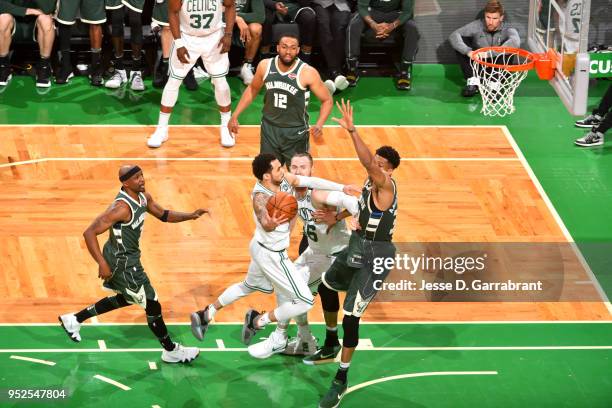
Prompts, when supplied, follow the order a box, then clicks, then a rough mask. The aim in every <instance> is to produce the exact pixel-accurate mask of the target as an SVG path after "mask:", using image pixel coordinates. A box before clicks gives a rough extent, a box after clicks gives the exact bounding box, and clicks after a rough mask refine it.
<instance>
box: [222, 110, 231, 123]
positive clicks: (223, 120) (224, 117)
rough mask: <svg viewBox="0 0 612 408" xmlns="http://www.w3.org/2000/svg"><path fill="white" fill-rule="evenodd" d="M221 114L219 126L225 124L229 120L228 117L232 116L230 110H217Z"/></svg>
mask: <svg viewBox="0 0 612 408" xmlns="http://www.w3.org/2000/svg"><path fill="white" fill-rule="evenodd" d="M219 113H220V114H221V126H227V124H228V123H229V121H230V118H231V117H232V112H231V111H228V112H219Z"/></svg>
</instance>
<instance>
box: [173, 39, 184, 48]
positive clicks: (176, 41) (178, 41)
mask: <svg viewBox="0 0 612 408" xmlns="http://www.w3.org/2000/svg"><path fill="white" fill-rule="evenodd" d="M174 47H175V48H176V49H177V50H178V49H179V48H183V47H185V42H184V41H183V39H182V38H175V39H174Z"/></svg>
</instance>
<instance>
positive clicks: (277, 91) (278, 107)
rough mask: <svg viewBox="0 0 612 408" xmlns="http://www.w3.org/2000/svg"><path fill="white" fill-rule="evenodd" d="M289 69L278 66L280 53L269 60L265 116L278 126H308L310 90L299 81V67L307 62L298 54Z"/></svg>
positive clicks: (265, 82) (266, 78) (300, 68)
mask: <svg viewBox="0 0 612 408" xmlns="http://www.w3.org/2000/svg"><path fill="white" fill-rule="evenodd" d="M296 61H297V62H296V63H295V65H294V66H293V68H292V69H291V70H289V71H287V72H281V71H280V70H279V69H278V57H275V58H270V59H269V60H268V69H267V72H266V75H265V77H264V85H265V87H266V93H265V95H264V107H263V118H264V120H266V121H267V122H268V123H269V124H271V125H274V126H276V127H281V128H288V127H300V126H306V127H307V126H308V101H309V99H310V91H309V90H308V89H307V88H304V87H302V85H301V84H300V81H299V78H300V71H302V69H303V68H304V67H305V66H306V63H304V62H303V61H301V60H300V59H299V58H298V59H297V60H296Z"/></svg>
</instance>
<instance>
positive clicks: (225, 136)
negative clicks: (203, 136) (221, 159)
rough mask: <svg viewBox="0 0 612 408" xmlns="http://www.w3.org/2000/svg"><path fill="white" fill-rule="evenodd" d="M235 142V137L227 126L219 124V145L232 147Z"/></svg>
mask: <svg viewBox="0 0 612 408" xmlns="http://www.w3.org/2000/svg"><path fill="white" fill-rule="evenodd" d="M235 144H236V137H235V136H234V135H233V134H232V132H230V130H229V128H228V127H227V126H221V146H223V147H232V146H234V145H235Z"/></svg>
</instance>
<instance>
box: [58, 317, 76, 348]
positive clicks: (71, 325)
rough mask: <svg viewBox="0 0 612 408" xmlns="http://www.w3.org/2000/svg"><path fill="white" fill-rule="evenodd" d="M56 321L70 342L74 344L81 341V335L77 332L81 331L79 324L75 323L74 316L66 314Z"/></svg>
mask: <svg viewBox="0 0 612 408" xmlns="http://www.w3.org/2000/svg"><path fill="white" fill-rule="evenodd" d="M57 319H58V320H59V322H60V323H61V324H62V328H63V329H64V331H65V332H66V334H67V335H68V337H70V340H72V341H74V342H76V343H78V342H80V341H81V335H80V334H79V331H80V330H81V323H79V322H78V321H77V318H76V315H74V314H72V313H66V314H65V315H61V316H58V318H57Z"/></svg>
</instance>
